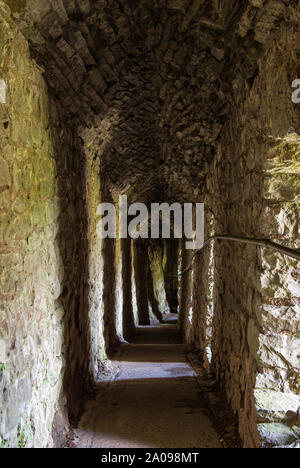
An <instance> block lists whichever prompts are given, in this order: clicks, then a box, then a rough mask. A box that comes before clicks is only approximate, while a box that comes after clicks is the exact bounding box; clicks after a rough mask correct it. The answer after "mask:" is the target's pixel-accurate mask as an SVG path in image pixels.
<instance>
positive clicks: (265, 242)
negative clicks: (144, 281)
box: [178, 235, 300, 276]
mask: <svg viewBox="0 0 300 468" xmlns="http://www.w3.org/2000/svg"><path fill="white" fill-rule="evenodd" d="M214 240H225V241H226V240H227V241H233V242H241V243H243V244H251V245H257V246H260V247H264V248H268V249H272V250H275V251H276V252H279V253H281V254H282V255H286V256H287V257H290V258H293V259H296V260H300V250H299V249H291V248H289V247H284V246H283V245H280V244H277V243H276V242H273V241H270V240H269V239H252V238H249V237H241V236H221V235H216V236H212V237H209V238H208V239H207V240H206V241H205V242H204V244H203V246H202V247H201V249H198V250H196V252H195V253H194V255H193V257H192V262H191V263H190V265H189V266H188V267H187V268H185V269H184V271H183V272H182V273H181V274H180V275H178V276H183V275H184V274H185V273H186V272H187V271H188V270H189V269H190V268H191V267H192V265H193V261H194V258H195V256H196V255H198V254H199V253H201V252H202V250H203V249H204V247H206V246H207V245H208V244H210V243H211V242H212V241H214Z"/></svg>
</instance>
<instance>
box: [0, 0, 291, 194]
mask: <svg viewBox="0 0 300 468" xmlns="http://www.w3.org/2000/svg"><path fill="white" fill-rule="evenodd" d="M6 3H7V4H8V5H9V6H10V8H11V11H12V13H13V15H14V17H15V20H16V22H17V23H18V25H19V27H20V29H21V30H22V32H23V34H24V35H25V36H26V38H27V39H28V40H29V43H30V47H31V50H32V55H33V57H34V58H35V59H36V61H37V62H38V64H39V65H40V66H41V67H42V68H43V69H44V73H45V78H46V80H47V82H48V85H49V88H50V90H51V92H52V93H53V94H54V95H55V96H56V97H57V99H58V100H59V101H60V103H61V105H62V107H63V109H64V110H65V114H66V120H68V121H69V123H70V124H72V125H76V127H77V129H78V131H79V132H80V133H81V135H82V136H83V138H84V139H85V142H86V144H87V146H88V147H90V148H92V149H93V151H94V152H95V153H96V154H98V155H99V157H100V158H101V165H102V170H103V171H104V173H105V174H106V175H107V177H108V178H109V180H110V182H111V185H112V187H114V188H115V189H117V190H119V191H120V190H121V191H126V190H130V191H131V192H133V191H135V193H136V194H142V192H143V193H144V194H147V195H145V198H146V199H147V200H148V201H150V200H152V199H155V200H157V199H166V198H172V199H182V198H185V197H186V198H188V197H189V196H191V194H193V195H195V196H197V194H198V192H199V189H200V187H201V184H202V182H203V181H204V179H205V176H206V174H207V171H208V168H209V165H210V163H211V161H212V159H213V157H214V154H215V149H216V146H217V144H218V141H219V138H220V135H221V132H222V128H223V125H224V123H225V122H226V119H227V118H228V115H229V113H230V108H231V104H232V101H233V100H234V93H238V92H240V89H241V87H242V86H243V84H242V83H244V82H248V83H249V84H251V82H252V81H253V79H254V77H255V75H256V71H257V60H258V57H259V54H260V51H261V49H262V48H263V45H264V44H265V43H266V42H267V41H268V40H270V38H271V37H272V33H273V31H275V30H276V28H277V26H278V24H279V23H280V21H281V20H282V19H283V17H286V16H287V15H288V9H289V4H290V5H291V3H293V2H288V1H279V0H267V1H264V0H248V1H247V0H243V1H238V2H237V1H236V0H212V1H205V0H122V1H121V0H119V1H118V0H96V1H92V0H77V1H76V0H27V1H26V0H7V1H6Z"/></svg>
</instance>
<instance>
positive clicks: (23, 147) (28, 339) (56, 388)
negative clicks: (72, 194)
mask: <svg viewBox="0 0 300 468" xmlns="http://www.w3.org/2000/svg"><path fill="white" fill-rule="evenodd" d="M0 52H1V55H0V75H1V79H3V80H5V82H6V84H7V103H6V104H0V220H1V225H0V226H1V227H0V262H1V273H0V275H1V276H0V284H1V290H0V408H1V413H0V446H1V447H32V446H34V447H46V446H49V447H51V446H53V444H54V443H55V442H54V440H53V437H52V430H53V428H52V424H53V422H56V423H57V426H58V425H59V426H60V427H57V428H55V429H57V432H59V431H60V432H61V433H63V432H64V429H65V428H64V425H65V424H66V419H65V416H64V405H65V401H64V399H63V398H60V396H61V395H62V384H63V370H64V365H65V358H64V345H63V342H64V338H65V337H64V308H63V306H62V304H61V301H60V299H59V298H60V296H61V294H62V291H63V284H64V275H65V272H64V264H63V257H64V254H65V252H64V251H63V250H62V244H61V242H60V237H59V236H60V222H59V214H60V210H61V206H60V183H59V180H58V178H57V174H58V170H57V158H58V157H60V158H65V161H66V160H67V158H68V156H69V155H70V154H72V155H73V151H74V149H73V147H74V145H75V142H74V140H73V138H72V134H71V133H70V132H68V131H67V130H66V129H64V128H58V126H57V127H56V128H55V129H52V130H51V127H50V124H49V120H50V118H51V117H50V116H52V117H54V118H55V116H57V117H58V114H57V113H56V108H55V104H54V103H53V102H52V103H51V104H50V103H49V101H48V95H47V90H46V86H45V83H44V81H43V79H42V76H41V73H40V70H39V69H38V67H37V66H36V65H35V64H34V63H33V62H32V60H31V58H30V55H29V51H28V46H27V43H26V41H25V40H24V38H23V37H22V35H21V34H20V33H19V32H18V31H17V29H16V27H15V25H14V23H13V22H12V21H11V19H10V17H9V14H8V13H7V12H6V11H5V9H3V8H2V6H1V9H0ZM50 107H51V108H50ZM57 132H59V133H58V134H57ZM57 141H59V142H60V143H59V146H56V143H57ZM70 159H71V158H70ZM65 248H69V249H70V248H71V249H72V244H70V245H69V246H67V245H66V246H65ZM58 414H59V415H58ZM55 415H56V417H55ZM54 433H55V430H54ZM57 435H58V434H56V433H55V434H54V436H55V437H56V436H57Z"/></svg>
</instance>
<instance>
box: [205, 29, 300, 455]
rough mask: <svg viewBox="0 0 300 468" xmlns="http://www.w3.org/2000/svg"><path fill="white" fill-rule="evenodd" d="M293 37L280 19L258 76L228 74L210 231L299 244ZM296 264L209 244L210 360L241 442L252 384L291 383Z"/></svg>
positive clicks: (251, 438)
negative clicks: (227, 111) (226, 116)
mask: <svg viewBox="0 0 300 468" xmlns="http://www.w3.org/2000/svg"><path fill="white" fill-rule="evenodd" d="M297 37H298V35H297V31H296V30H295V31H293V29H292V26H291V24H289V25H287V26H285V27H284V26H282V28H281V30H280V31H279V32H278V33H277V35H276V36H274V37H273V39H272V41H269V42H266V44H265V45H264V49H265V51H264V53H263V55H262V57H261V59H260V60H259V63H258V72H257V77H256V79H255V80H254V81H253V82H247V81H243V80H242V79H241V78H242V77H241V76H240V75H238V76H237V78H236V81H235V82H234V85H233V106H232V114H231V118H230V120H229V121H228V123H227V124H226V125H225V129H224V131H223V133H222V137H221V143H220V146H219V149H218V153H217V155H216V157H215V159H214V161H213V163H212V165H211V168H210V174H209V176H208V178H207V181H206V188H205V191H204V192H205V193H206V196H205V204H206V210H207V211H210V212H211V213H212V214H213V216H214V223H213V225H212V226H211V228H210V233H209V234H214V233H217V234H231V235H242V236H247V237H256V238H260V237H266V238H270V239H273V240H275V241H279V242H282V243H284V244H286V245H290V246H294V247H297V246H299V231H298V229H299V203H298V197H299V172H298V164H299V159H298V158H299V155H298V151H299V136H298V135H299V133H300V128H299V106H298V107H297V106H296V105H294V104H293V103H292V100H291V94H292V90H291V83H292V81H293V80H294V79H295V78H296V77H297V75H298V70H299V69H298V65H297V64H298V61H297V56H296V53H295V44H297ZM292 128H293V129H292ZM292 133H294V134H295V135H292ZM297 134H298V135H297ZM298 268H299V265H297V262H296V261H293V260H290V259H286V258H283V257H282V256H281V255H279V254H274V253H272V252H270V251H267V250H262V249H259V248H256V247H253V246H249V245H243V244H239V243H234V244H233V243H230V242H222V243H221V242H217V243H216V245H215V274H214V279H215V294H214V322H213V339H212V351H213V362H212V368H213V369H214V370H215V372H216V373H217V376H218V378H219V380H220V382H221V385H222V387H223V388H224V389H225V390H226V393H227V396H228V400H229V401H230V403H231V405H232V407H233V409H234V410H235V411H236V412H237V413H238V415H239V428H240V434H241V437H242V439H243V441H244V446H245V447H255V446H259V444H260V439H259V434H258V431H257V419H258V418H257V412H256V409H255V400H254V395H253V393H254V388H255V387H256V386H258V387H259V388H260V389H261V388H263V389H265V388H267V389H269V390H271V389H272V390H275V391H280V392H286V391H291V390H292V389H293V391H295V382H296V381H297V375H299V354H298V352H297V349H298V350H299V331H298V329H297V325H296V323H297V322H298V320H299V309H298V308H297V304H298V300H299V299H298V294H299V291H298V285H297V274H298ZM203 275H204V276H206V275H207V265H206V268H205V269H204V271H203ZM282 314H283V315H282ZM290 409H293V408H290Z"/></svg>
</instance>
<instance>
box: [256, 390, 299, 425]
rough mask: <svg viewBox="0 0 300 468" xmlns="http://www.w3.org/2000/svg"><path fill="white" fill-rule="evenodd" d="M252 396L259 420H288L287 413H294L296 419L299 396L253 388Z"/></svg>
mask: <svg viewBox="0 0 300 468" xmlns="http://www.w3.org/2000/svg"><path fill="white" fill-rule="evenodd" d="M254 396H255V405H256V409H257V413H258V421H259V422H282V421H286V422H288V421H289V419H290V414H289V413H294V418H295V419H297V418H296V416H297V411H298V409H299V408H300V396H298V395H295V394H293V393H280V392H274V391H272V390H255V392H254ZM291 416H292V415H291Z"/></svg>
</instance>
